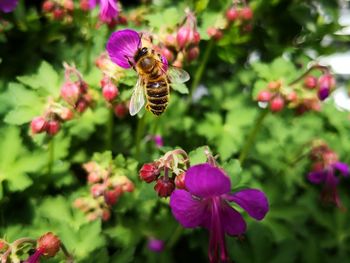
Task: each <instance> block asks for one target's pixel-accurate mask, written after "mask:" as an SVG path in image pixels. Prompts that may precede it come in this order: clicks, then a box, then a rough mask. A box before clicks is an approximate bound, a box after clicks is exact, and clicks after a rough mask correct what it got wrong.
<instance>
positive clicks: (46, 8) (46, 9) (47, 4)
mask: <svg viewBox="0 0 350 263" xmlns="http://www.w3.org/2000/svg"><path fill="white" fill-rule="evenodd" d="M54 6H55V3H53V2H51V1H49V0H48V1H45V2H44V3H43V6H42V9H43V11H44V12H47V13H48V12H50V11H52V9H53V8H54Z"/></svg>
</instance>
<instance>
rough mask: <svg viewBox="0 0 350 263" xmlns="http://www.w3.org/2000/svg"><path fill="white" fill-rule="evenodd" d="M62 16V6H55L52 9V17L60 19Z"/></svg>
mask: <svg viewBox="0 0 350 263" xmlns="http://www.w3.org/2000/svg"><path fill="white" fill-rule="evenodd" d="M63 16H64V11H63V9H62V8H56V9H55V10H53V18H54V19H55V20H60V19H62V18H63Z"/></svg>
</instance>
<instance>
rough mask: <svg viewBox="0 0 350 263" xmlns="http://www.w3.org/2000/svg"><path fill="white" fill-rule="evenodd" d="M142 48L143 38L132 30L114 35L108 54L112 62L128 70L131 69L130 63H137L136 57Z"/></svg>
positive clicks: (110, 41)
mask: <svg viewBox="0 0 350 263" xmlns="http://www.w3.org/2000/svg"><path fill="white" fill-rule="evenodd" d="M140 47H141V37H140V36H139V33H137V32H136V31H134V30H131V29H124V30H119V31H116V32H114V33H112V35H111V36H110V38H109V40H108V42H107V52H108V54H109V57H110V58H111V60H112V61H113V62H114V63H116V64H117V65H118V66H120V67H122V68H126V69H127V68H131V65H130V63H132V64H133V63H135V61H134V55H135V53H136V52H137V50H138V49H139V48H140ZM129 61H130V63H129Z"/></svg>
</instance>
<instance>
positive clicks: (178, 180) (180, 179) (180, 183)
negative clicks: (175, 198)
mask: <svg viewBox="0 0 350 263" xmlns="http://www.w3.org/2000/svg"><path fill="white" fill-rule="evenodd" d="M185 176H186V172H182V173H180V174H179V175H177V176H176V177H175V185H176V188H179V189H186V185H185Z"/></svg>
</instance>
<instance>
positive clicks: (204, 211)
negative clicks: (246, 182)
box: [170, 163, 269, 262]
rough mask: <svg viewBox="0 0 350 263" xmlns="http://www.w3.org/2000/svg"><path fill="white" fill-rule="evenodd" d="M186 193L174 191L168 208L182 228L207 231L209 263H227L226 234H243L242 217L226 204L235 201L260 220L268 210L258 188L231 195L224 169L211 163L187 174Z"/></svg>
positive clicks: (193, 169) (243, 223)
mask: <svg viewBox="0 0 350 263" xmlns="http://www.w3.org/2000/svg"><path fill="white" fill-rule="evenodd" d="M185 185H186V189H187V190H188V191H186V190H178V189H177V190H175V191H174V192H173V193H172V195H171V197H170V207H171V210H172V213H173V215H174V217H175V218H176V220H177V221H179V222H180V224H181V225H182V226H183V227H186V228H194V227H199V226H200V227H205V228H207V229H208V230H209V232H210V240H209V250H208V254H209V260H210V262H219V261H220V260H221V261H222V262H227V261H228V260H229V259H228V254H227V249H226V244H225V233H226V234H228V235H231V236H234V235H241V234H243V233H244V232H245V231H246V223H245V221H244V219H243V217H242V216H241V215H240V213H239V212H237V211H236V210H235V209H234V208H232V207H231V206H230V205H229V202H235V203H236V204H238V205H239V206H240V207H242V208H243V209H244V210H246V211H247V213H248V214H249V215H250V216H251V217H253V218H255V219H257V220H262V219H263V218H264V217H265V215H266V213H267V212H268V210H269V204H268V201H267V198H266V196H265V194H264V193H263V192H261V191H259V190H257V189H245V190H241V191H239V192H236V193H233V194H232V193H230V191H231V181H230V178H229V177H228V176H227V175H226V174H225V173H224V172H223V170H221V169H219V168H217V167H214V166H212V165H210V164H207V163H206V164H199V165H195V166H192V167H190V168H189V169H188V170H187V171H186V177H185Z"/></svg>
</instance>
